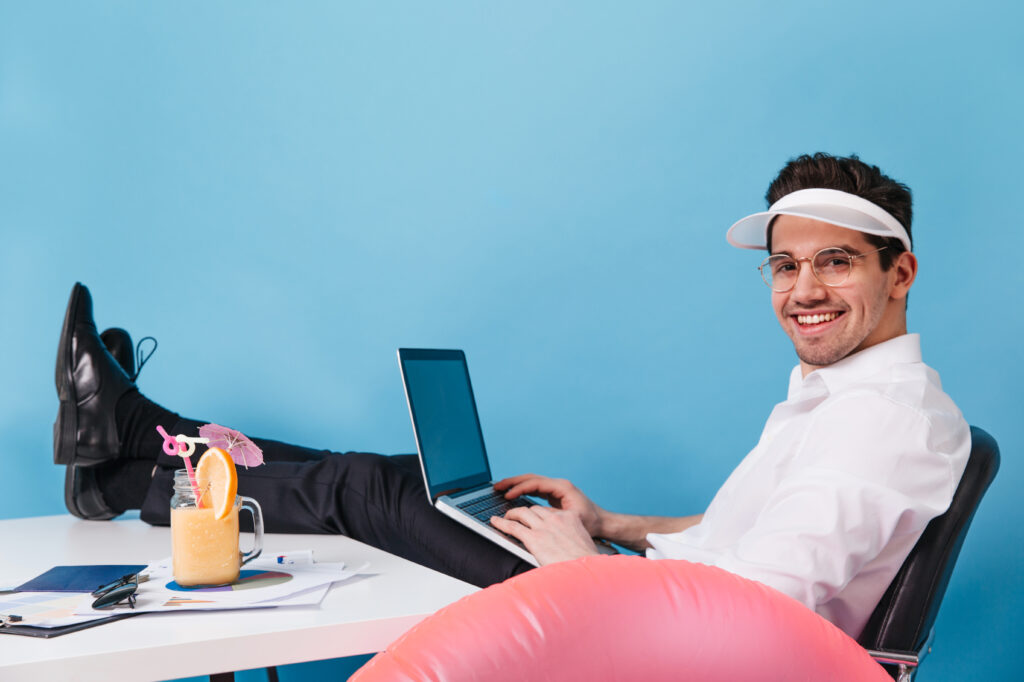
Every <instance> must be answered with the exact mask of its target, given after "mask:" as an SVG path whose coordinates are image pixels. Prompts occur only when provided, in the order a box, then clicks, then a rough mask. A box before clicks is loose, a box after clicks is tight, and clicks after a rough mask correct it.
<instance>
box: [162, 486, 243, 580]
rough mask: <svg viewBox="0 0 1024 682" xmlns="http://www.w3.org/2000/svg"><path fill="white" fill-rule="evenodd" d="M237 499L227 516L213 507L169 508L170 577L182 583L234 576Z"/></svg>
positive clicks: (238, 563)
mask: <svg viewBox="0 0 1024 682" xmlns="http://www.w3.org/2000/svg"><path fill="white" fill-rule="evenodd" d="M239 503H240V500H239V499H237V498H236V499H235V504H234V505H233V506H232V507H231V510H230V511H229V512H228V514H227V516H226V517H225V518H222V519H218V518H216V516H215V513H214V509H212V508H210V507H207V508H205V509H203V508H197V507H187V506H186V507H179V508H177V509H172V510H171V558H172V563H173V566H174V581H175V582H176V583H178V584H179V585H181V586H183V587H196V586H199V585H225V584H228V583H231V582H234V581H235V580H237V579H238V572H239V568H240V567H241V554H240V553H239V551H238V509H239V506H240V505H239Z"/></svg>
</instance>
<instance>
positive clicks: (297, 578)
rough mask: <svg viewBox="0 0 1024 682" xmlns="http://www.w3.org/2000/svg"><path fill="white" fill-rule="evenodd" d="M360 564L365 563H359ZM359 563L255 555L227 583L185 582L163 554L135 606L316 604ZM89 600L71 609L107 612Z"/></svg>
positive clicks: (148, 570) (152, 608)
mask: <svg viewBox="0 0 1024 682" xmlns="http://www.w3.org/2000/svg"><path fill="white" fill-rule="evenodd" d="M364 568H365V567H364ZM362 570H363V569H358V570H355V571H353V570H348V569H346V568H345V565H344V564H343V563H337V564H334V563H321V564H305V565H299V564H296V565H281V564H278V563H277V561H276V560H275V559H272V558H268V559H257V560H256V561H253V562H251V563H249V564H247V565H246V566H244V567H243V568H242V574H241V576H240V578H239V580H238V581H236V582H235V583H234V584H232V585H227V586H223V587H211V588H191V589H190V588H184V587H180V586H179V585H178V584H177V583H175V582H174V578H173V574H172V570H171V560H170V559H169V558H167V559H163V560H160V561H157V562H154V563H153V564H150V566H149V567H147V568H146V571H145V572H146V573H148V574H149V576H150V577H149V580H148V581H146V582H144V583H142V584H141V585H140V586H139V590H138V592H137V593H136V601H135V611H136V612H166V611H184V610H214V609H239V608H265V607H270V606H289V605H295V606H299V605H310V604H319V603H320V601H321V600H322V599H323V598H324V596H325V595H326V594H327V590H328V589H329V588H330V586H331V584H332V583H335V582H339V581H343V580H347V579H349V578H351V577H353V576H355V575H357V574H358V573H360V572H362ZM91 604H92V600H91V599H83V600H81V601H80V602H79V603H78V605H77V606H76V608H75V609H74V613H76V614H79V615H92V616H95V615H97V614H104V615H109V614H111V613H117V612H120V611H121V610H123V609H125V608H127V607H118V608H116V609H114V610H113V611H110V610H104V611H96V610H93V609H92V608H91Z"/></svg>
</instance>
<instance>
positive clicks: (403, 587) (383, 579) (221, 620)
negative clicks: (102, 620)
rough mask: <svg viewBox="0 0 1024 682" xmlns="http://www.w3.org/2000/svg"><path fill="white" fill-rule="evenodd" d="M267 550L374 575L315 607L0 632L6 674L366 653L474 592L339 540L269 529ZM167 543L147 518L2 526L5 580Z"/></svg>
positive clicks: (163, 675) (254, 664)
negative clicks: (42, 633) (38, 633)
mask: <svg viewBox="0 0 1024 682" xmlns="http://www.w3.org/2000/svg"><path fill="white" fill-rule="evenodd" d="M242 543H243V546H247V545H248V542H247V540H246V539H245V538H243V540H242ZM263 545H264V550H263V551H264V554H266V555H273V554H280V553H283V552H287V551H291V550H299V549H313V550H314V552H315V556H316V558H317V559H318V560H320V561H344V562H345V563H346V564H347V565H349V566H353V567H358V566H360V565H362V564H363V563H364V562H368V563H369V564H370V567H369V570H370V571H371V572H372V573H374V575H372V576H368V577H359V578H355V579H353V580H351V581H348V582H344V583H340V584H337V585H335V586H333V587H332V588H331V590H330V592H329V593H328V594H327V596H326V597H325V598H324V600H323V602H322V603H321V604H320V606H318V607H291V608H277V609H266V610H260V611H258V612H257V611H226V612H215V613H213V612H212V613H191V614H190V613H180V614H179V613H164V614H149V615H142V616H138V617H136V618H127V619H125V620H122V621H117V622H114V623H108V624H105V625H100V626H97V627H94V628H90V629H88V630H83V631H81V632H75V633H71V634H68V635H64V636H61V637H57V638H54V639H50V640H45V639H36V638H32V637H22V636H14V635H0V679H2V680H4V681H5V682H15V681H18V680H31V682H39V680H110V679H118V680H167V679H173V678H178V677H189V676H193V675H208V674H211V673H217V672H227V671H232V670H245V669H247V668H259V667H265V666H270V665H284V664H288V663H299V662H304V661H315V660H321V659H326V658H338V657H342V656H353V655H358V654H367V653H372V652H375V651H380V650H382V649H384V648H385V647H386V646H387V645H388V644H390V643H391V642H392V641H394V640H395V639H396V638H397V637H398V636H399V635H401V634H402V633H403V632H405V631H406V630H408V629H409V628H410V627H412V626H413V625H415V624H416V623H418V622H419V621H420V620H422V619H423V618H424V617H426V616H427V615H429V614H431V613H433V612H434V611H436V610H438V609H439V608H441V607H443V606H446V605H447V604H450V603H451V602H453V601H455V600H457V599H459V598H460V597H463V596H465V595H467V594H470V593H472V592H474V591H476V588H475V587H473V586H472V585H469V584H467V583H464V582H461V581H459V580H455V579H454V578H449V577H448V576H445V575H442V574H441V573H437V572H435V571H431V570H430V569H427V568H423V567H422V566H419V565H417V564H414V563H411V562H408V561H406V560H404V559H400V558H399V557H396V556H393V555H391V554H387V553H386V552H382V551H380V550H378V549H374V548H373V547H369V546H367V545H364V544H362V543H360V542H356V541H355V540H351V539H349V538H346V537H342V536H337V535H280V534H267V535H266V536H264V542H263ZM170 547H171V539H170V530H169V529H168V528H155V527H153V526H149V525H147V524H145V523H143V522H142V521H138V520H122V521H81V520H78V519H76V518H74V517H72V516H69V515H63V516H43V517H36V518H27V519H11V520H6V521H0V585H17V584H19V583H20V581H22V580H25V579H28V578H31V577H32V576H35V575H38V574H39V573H42V572H43V571H45V570H47V569H48V568H50V567H52V566H56V565H68V564H100V563H104V564H130V563H140V564H141V563H148V562H149V561H151V560H155V559H159V558H162V557H166V556H168V555H169V554H170Z"/></svg>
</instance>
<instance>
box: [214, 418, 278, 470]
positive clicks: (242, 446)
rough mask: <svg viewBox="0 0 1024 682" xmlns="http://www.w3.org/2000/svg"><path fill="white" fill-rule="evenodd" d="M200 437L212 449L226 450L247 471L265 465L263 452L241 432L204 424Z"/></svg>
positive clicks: (217, 425)
mask: <svg viewBox="0 0 1024 682" xmlns="http://www.w3.org/2000/svg"><path fill="white" fill-rule="evenodd" d="M199 435H200V436H201V437H203V438H206V439H207V440H208V445H209V446H210V447H211V448H220V449H222V450H226V451H227V453H228V454H229V455H231V459H233V460H234V461H235V464H241V465H242V466H244V467H245V468H246V469H248V468H249V467H251V466H253V467H254V466H259V465H260V464H263V450H260V448H259V446H258V445H256V444H255V443H253V442H252V441H251V440H249V439H248V438H247V437H246V436H245V435H244V434H243V433H242V432H241V431H235V430H234V429H229V428H228V427H226V426H220V425H219V424H204V425H203V426H200V427H199Z"/></svg>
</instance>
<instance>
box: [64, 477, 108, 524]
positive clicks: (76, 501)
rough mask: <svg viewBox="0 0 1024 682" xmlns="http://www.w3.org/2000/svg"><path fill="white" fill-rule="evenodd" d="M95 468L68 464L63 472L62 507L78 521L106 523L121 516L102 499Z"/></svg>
mask: <svg viewBox="0 0 1024 682" xmlns="http://www.w3.org/2000/svg"><path fill="white" fill-rule="evenodd" d="M96 469H97V467H80V466H75V465H74V464H69V465H68V467H67V468H66V469H65V471H64V506H65V507H67V508H68V511H69V512H71V513H72V514H74V515H75V516H77V517H78V518H80V519H85V520H87V521H106V520H107V519H112V518H114V517H115V516H117V515H119V514H121V512H122V511H123V510H118V509H114V508H113V507H111V506H110V505H109V504H107V501H106V500H105V499H103V493H102V492H101V491H100V485H99V482H98V481H97V480H96Z"/></svg>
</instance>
